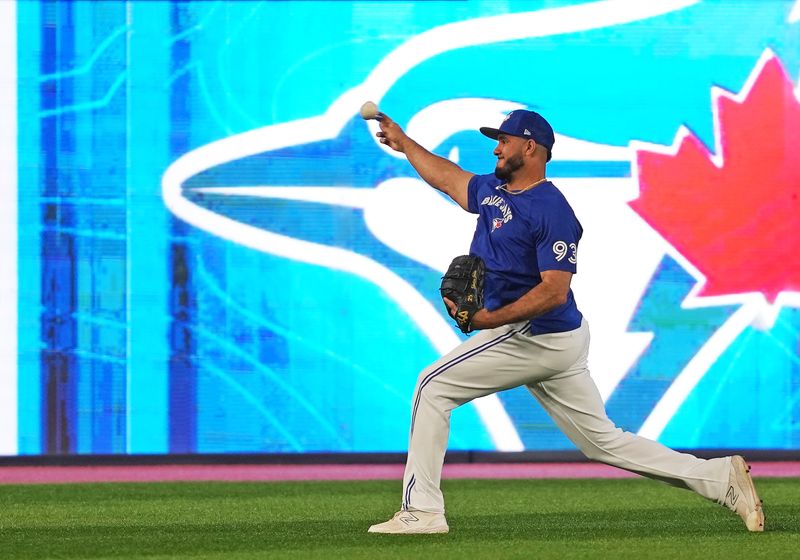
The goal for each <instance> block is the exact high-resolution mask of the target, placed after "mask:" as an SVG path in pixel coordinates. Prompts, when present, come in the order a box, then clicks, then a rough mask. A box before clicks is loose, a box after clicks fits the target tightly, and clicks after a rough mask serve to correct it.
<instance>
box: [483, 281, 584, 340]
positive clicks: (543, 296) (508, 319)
mask: <svg viewBox="0 0 800 560" xmlns="http://www.w3.org/2000/svg"><path fill="white" fill-rule="evenodd" d="M571 281H572V273H571V272H567V271H564V270H546V271H544V272H542V281H541V283H539V284H538V285H537V286H535V287H534V288H532V289H531V290H529V291H528V292H527V293H525V294H524V295H523V296H522V297H520V298H519V299H518V300H516V301H513V302H511V303H509V304H508V305H504V306H503V307H500V308H499V309H495V310H494V311H489V310H488V309H485V308H484V309H481V310H480V311H478V312H477V313H475V315H474V316H473V317H472V328H474V329H493V328H495V327H499V326H501V325H507V324H509V323H516V322H518V321H524V320H526V319H533V318H534V317H537V316H539V315H542V314H544V313H547V312H548V311H550V310H552V309H555V308H556V307H558V306H559V305H562V304H564V303H566V301H567V295H568V294H569V285H570V282H571Z"/></svg>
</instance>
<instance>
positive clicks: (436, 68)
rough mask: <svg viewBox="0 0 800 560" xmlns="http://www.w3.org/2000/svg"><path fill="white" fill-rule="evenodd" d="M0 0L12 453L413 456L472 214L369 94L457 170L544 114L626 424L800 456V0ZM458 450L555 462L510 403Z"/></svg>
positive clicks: (460, 422)
mask: <svg viewBox="0 0 800 560" xmlns="http://www.w3.org/2000/svg"><path fill="white" fill-rule="evenodd" d="M3 4H4V6H3V7H2V10H3V13H2V14H0V15H2V16H7V17H0V19H2V20H3V22H4V23H2V24H0V26H1V27H2V29H3V31H4V33H3V35H4V37H5V38H4V39H3V41H5V43H4V45H6V47H7V48H4V49H3V51H4V54H3V55H2V58H0V72H2V76H3V77H4V78H5V80H4V84H5V85H4V88H3V89H5V90H7V91H6V92H5V93H3V94H2V96H0V114H2V116H3V122H4V123H6V124H4V126H3V128H4V129H5V130H4V131H3V133H2V134H3V135H2V137H1V138H2V142H1V145H2V148H1V149H2V161H3V162H4V163H6V164H7V165H5V166H4V168H6V169H10V170H14V171H13V172H11V171H9V173H6V177H5V179H3V180H2V182H0V190H1V191H2V193H3V194H2V195H0V202H2V206H3V210H2V214H0V218H2V221H3V225H2V227H1V228H0V255H1V256H2V261H3V262H4V263H5V264H4V265H5V266H7V270H6V271H4V272H3V274H2V275H3V280H2V281H0V296H2V302H0V317H2V319H3V330H2V336H3V340H2V341H0V366H2V371H0V393H2V395H3V396H2V403H1V404H2V406H1V407H0V409H1V410H0V425H2V426H3V430H2V431H3V434H2V437H0V454H2V455H39V454H165V453H305V452H398V451H404V450H405V449H406V445H407V438H408V427H409V422H410V405H411V397H412V392H413V389H414V385H415V383H416V379H417V375H418V374H419V372H420V371H421V370H422V368H424V367H425V366H426V365H427V364H429V363H430V362H432V361H433V360H435V359H436V358H438V357H439V356H441V355H442V354H444V353H446V352H447V351H449V350H450V349H452V348H453V347H454V346H456V345H457V344H458V343H459V342H460V341H462V340H463V339H464V338H465V336H466V335H462V334H461V333H460V331H459V330H458V329H457V328H456V327H455V325H454V324H453V322H452V320H450V318H449V317H448V316H447V314H446V312H445V308H444V306H443V305H442V303H441V300H440V299H439V295H438V284H439V280H440V277H441V275H442V273H443V271H444V270H445V269H446V267H447V264H448V263H449V262H450V259H451V258H452V257H454V256H456V255H458V254H463V253H465V252H467V251H468V248H469V243H470V239H471V236H472V230H473V228H474V216H470V215H469V214H467V213H464V212H462V211H461V210H460V209H459V208H458V207H457V206H456V205H455V204H454V203H453V202H451V201H449V200H448V199H446V198H445V197H444V196H442V195H441V194H439V193H438V192H436V191H435V190H433V189H431V188H430V187H428V186H426V185H425V184H424V183H423V182H422V181H421V180H420V178H419V176H418V175H417V174H416V172H415V171H414V169H413V168H412V167H411V166H410V164H409V163H408V162H407V161H406V160H405V158H404V157H402V156H401V155H400V154H397V153H395V152H391V151H390V150H388V149H387V148H386V147H384V146H382V145H381V144H380V143H379V142H378V141H377V139H376V138H375V132H376V131H377V128H376V127H377V125H376V123H375V121H364V120H362V119H361V117H360V116H359V109H360V107H361V105H362V103H364V102H365V101H368V100H370V101H373V102H375V103H377V104H378V105H379V107H380V109H381V110H382V111H384V112H385V113H386V114H388V115H390V116H391V117H392V118H393V119H394V120H395V121H396V122H398V123H399V124H400V125H401V126H402V127H404V128H405V130H406V131H407V132H408V133H409V134H410V135H411V136H412V137H414V138H415V139H416V140H417V141H418V142H420V143H421V144H422V145H424V146H425V147H427V148H428V149H430V150H431V151H433V152H434V153H436V154H438V155H440V156H442V157H445V158H448V159H450V160H452V161H454V162H456V163H457V164H458V165H460V166H462V167H463V168H465V169H467V170H469V171H471V172H475V173H489V172H491V171H492V170H493V169H494V162H495V158H494V156H493V155H492V150H493V149H494V144H493V143H492V142H491V141H490V140H488V139H486V138H485V137H483V136H482V135H481V134H480V133H479V132H478V131H477V129H478V128H479V127H480V126H491V127H496V126H498V125H499V124H500V122H501V121H502V119H503V116H504V115H505V114H506V113H508V112H509V111H511V110H513V109H517V108H529V109H533V110H536V111H538V112H540V113H541V114H543V115H544V116H545V117H546V118H547V119H548V120H549V121H550V122H551V123H552V124H553V127H554V129H555V133H556V142H555V145H554V149H553V161H552V162H551V163H550V164H549V165H548V176H549V178H550V179H551V180H552V181H553V182H554V183H555V184H556V185H557V186H558V187H559V188H560V189H561V190H562V191H563V192H564V194H565V195H566V196H567V198H568V199H569V201H570V203H571V204H572V206H573V208H574V209H575V211H576V214H577V215H578V218H579V219H580V220H581V223H582V224H583V226H584V230H585V234H584V238H583V241H582V243H581V247H580V252H579V258H578V263H579V264H578V274H577V275H576V276H575V278H574V280H573V289H574V292H575V297H576V300H577V302H578V305H579V307H580V308H581V309H582V311H583V313H584V315H585V317H586V318H587V320H588V322H589V324H590V328H591V330H592V348H591V352H590V359H589V360H590V361H589V365H590V369H591V371H592V375H593V377H594V379H595V381H596V383H597V385H598V389H599V390H600V393H601V395H602V397H603V399H604V400H605V402H606V406H607V410H608V414H609V416H610V417H611V418H612V420H614V421H615V422H616V423H617V424H618V425H620V427H622V428H624V429H626V430H629V431H632V432H635V433H639V434H641V435H644V436H647V437H650V438H652V439H656V440H659V441H661V442H662V443H665V444H667V445H670V446H673V447H680V448H702V449H708V448H751V449H800V427H799V426H800V424H799V422H800V357H798V354H799V352H800V350H799V346H798V329H800V264H798V263H799V262H800V259H798V258H797V254H799V253H798V251H800V223H799V222H798V221H797V216H799V215H800V160H798V159H797V157H796V155H795V154H796V146H797V141H798V140H800V138H798V135H800V133H799V132H798V130H800V126H798V125H800V117H799V116H798V115H800V101H798V97H799V95H798V91H800V90H799V89H798V84H797V80H798V76H799V75H800V24H799V23H798V20H800V8H798V5H797V3H796V2H794V1H789V0H787V1H783V0H766V1H763V2H757V3H755V2H741V3H740V2H719V1H714V0H711V1H691V0H670V1H664V2H636V1H630V0H606V1H600V2H594V1H593V2H582V1H577V0H576V1H558V0H551V1H537V2H522V1H520V2H516V1H509V2H490V1H463V2H455V1H431V2H396V1H387V2H381V1H374V2H345V1H342V2H314V1H276V2H272V1H247V2H223V1H197V2H192V1H185V2H159V1H136V0H133V1H129V2H88V1H78V2H36V1H25V2H17V3H13V2H8V3H3ZM487 375H491V372H487ZM450 449H454V450H484V451H522V450H528V451H554V450H555V451H558V450H571V449H574V447H573V446H572V444H571V443H570V442H569V441H568V440H567V439H566V438H565V437H564V436H563V435H562V434H561V433H560V432H559V431H558V429H557V428H556V427H555V425H554V424H553V423H552V421H551V420H550V419H549V418H548V417H547V415H546V414H545V413H544V412H543V411H542V409H541V408H540V407H539V405H538V404H537V403H536V402H535V400H534V399H532V398H531V396H530V394H529V393H528V392H527V390H525V389H524V388H518V389H512V390H509V391H504V392H501V393H499V394H497V395H492V396H490V397H485V398H483V399H479V400H477V401H474V402H472V403H468V404H467V405H464V406H462V407H460V408H459V409H457V410H455V411H454V413H453V416H452V431H451V435H450Z"/></svg>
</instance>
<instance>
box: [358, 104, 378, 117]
mask: <svg viewBox="0 0 800 560" xmlns="http://www.w3.org/2000/svg"><path fill="white" fill-rule="evenodd" d="M360 113H361V118H362V119H364V120H365V121H366V120H369V119H374V118H375V117H377V116H378V106H377V105H375V104H374V103H373V102H372V101H367V102H366V103H364V104H363V105H362V106H361V111H360Z"/></svg>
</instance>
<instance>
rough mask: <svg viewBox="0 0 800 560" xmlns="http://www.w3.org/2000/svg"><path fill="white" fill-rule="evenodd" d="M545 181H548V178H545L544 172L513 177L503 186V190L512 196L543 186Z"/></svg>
mask: <svg viewBox="0 0 800 560" xmlns="http://www.w3.org/2000/svg"><path fill="white" fill-rule="evenodd" d="M545 181H547V177H545V175H544V171H541V172H539V173H535V174H530V175H525V176H522V177H512V179H511V180H510V181H509V182H508V183H506V184H505V185H503V190H505V191H507V192H510V193H512V194H519V193H521V192H525V191H528V190H531V189H532V188H534V187H537V186H539V185H541V184H542V183H544V182H545Z"/></svg>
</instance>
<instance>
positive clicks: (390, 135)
mask: <svg viewBox="0 0 800 560" xmlns="http://www.w3.org/2000/svg"><path fill="white" fill-rule="evenodd" d="M377 120H378V123H379V125H380V127H381V130H380V131H379V132H378V133H376V134H375V136H377V137H378V138H379V139H380V142H381V144H386V145H387V146H389V147H390V148H391V149H393V150H394V151H396V152H405V151H406V150H405V146H406V142H407V141H408V139H409V138H408V136H407V135H406V133H405V132H403V129H402V128H400V126H399V125H398V124H397V123H396V122H394V121H393V120H392V119H390V118H389V117H388V116H386V115H385V114H384V113H378V117H377Z"/></svg>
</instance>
